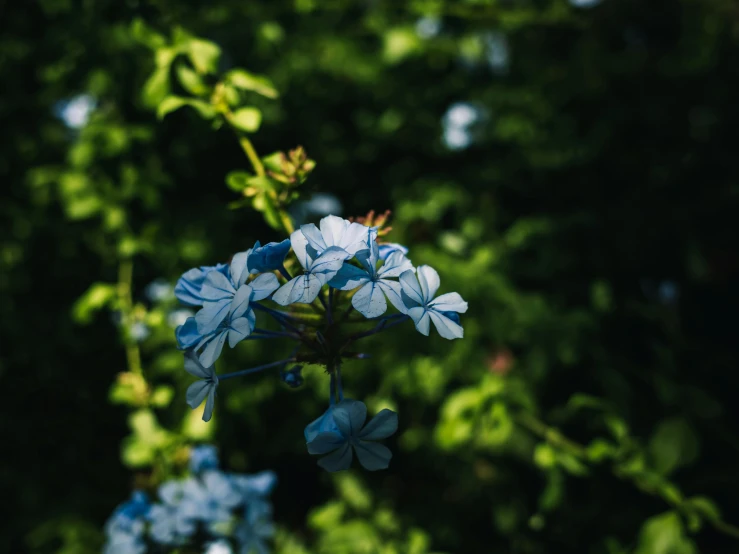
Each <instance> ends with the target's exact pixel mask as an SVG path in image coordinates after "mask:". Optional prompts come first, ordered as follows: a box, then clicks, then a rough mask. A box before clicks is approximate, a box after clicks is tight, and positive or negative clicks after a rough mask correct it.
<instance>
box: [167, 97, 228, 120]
mask: <svg viewBox="0 0 739 554" xmlns="http://www.w3.org/2000/svg"><path fill="white" fill-rule="evenodd" d="M182 106H190V107H191V108H194V109H195V110H196V111H197V112H198V113H199V114H200V116H201V117H203V118H204V119H212V118H213V117H215V115H216V110H215V108H214V107H213V106H211V105H210V104H208V103H207V102H203V101H202V100H194V99H192V98H182V97H180V96H167V97H166V98H165V99H163V100H162V102H161V103H160V104H159V107H158V108H157V117H158V118H159V119H162V118H164V116H166V115H167V114H168V113H171V112H173V111H175V110H178V109H180V108H181V107H182Z"/></svg>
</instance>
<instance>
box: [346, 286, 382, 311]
mask: <svg viewBox="0 0 739 554" xmlns="http://www.w3.org/2000/svg"><path fill="white" fill-rule="evenodd" d="M378 285H379V284H378V283H376V282H373V281H370V282H369V283H367V284H365V285H364V286H363V287H362V288H361V289H359V290H358V291H357V292H356V293H355V294H354V296H353V297H352V306H354V308H355V309H356V310H357V311H358V312H359V313H360V314H362V315H363V316H364V317H366V318H369V319H372V318H373V317H377V316H380V315H382V314H384V313H385V312H386V311H387V302H386V301H385V295H384V294H383V293H382V289H381V288H380V287H379V286H378Z"/></svg>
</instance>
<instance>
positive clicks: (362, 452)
mask: <svg viewBox="0 0 739 554" xmlns="http://www.w3.org/2000/svg"><path fill="white" fill-rule="evenodd" d="M354 449H355V450H356V451H357V458H358V459H359V463H360V464H362V467H364V469H366V470H368V471H377V470H379V469H387V467H388V466H389V465H390V459H391V458H392V457H393V453H392V452H390V449H389V448H388V447H387V446H384V445H382V444H379V443H376V442H368V441H359V443H358V444H355V445H354Z"/></svg>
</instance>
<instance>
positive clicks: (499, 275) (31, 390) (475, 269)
mask: <svg viewBox="0 0 739 554" xmlns="http://www.w3.org/2000/svg"><path fill="white" fill-rule="evenodd" d="M0 4H2V3H1V2H0ZM78 4H79V5H78ZM144 4H146V5H144ZM734 12H735V9H734V5H733V3H732V2H728V1H724V0H710V1H706V2H690V1H678V0H675V1H671V2H656V3H649V2H641V3H638V2H609V1H606V0H603V2H601V4H600V5H599V6H596V7H593V8H588V9H586V8H574V7H572V6H571V5H570V3H569V2H566V1H562V0H545V1H542V2H535V3H511V2H487V1H463V0H459V1H446V2H410V3H395V4H393V3H383V2H379V3H377V2H376V3H361V6H360V4H356V5H349V4H348V3H342V2H339V3H336V2H328V3H322V2H316V1H313V0H300V1H292V0H289V1H288V0H285V1H282V0H276V1H275V2H269V3H246V4H245V3H244V2H235V1H231V0H225V1H221V0H218V1H216V2H211V3H207V4H203V5H200V6H194V5H190V4H187V5H185V4H178V3H171V2H169V3H165V2H160V1H156V2H150V3H141V2H139V3H136V2H133V3H132V2H128V3H119V4H116V6H115V9H112V8H111V5H109V3H105V2H83V3H73V2H67V1H51V0H46V1H44V2H41V3H38V4H34V3H28V4H18V5H17V6H16V7H14V8H13V9H10V8H8V7H5V8H3V7H2V5H0V21H1V22H2V23H3V33H0V74H1V75H2V77H3V83H4V92H3V101H2V102H1V103H0V122H1V123H2V125H3V127H2V128H3V137H2V138H0V144H1V145H2V146H0V177H2V180H3V183H4V192H6V191H7V193H6V194H7V196H4V197H3V200H2V202H0V214H1V216H0V217H2V218H3V225H2V226H0V336H2V337H3V347H2V348H0V379H2V384H3V387H4V389H3V390H5V391H7V392H8V394H6V397H7V398H6V399H5V400H4V408H5V410H6V412H7V413H4V414H3V415H4V416H5V417H4V418H3V421H5V422H6V423H5V427H4V445H5V446H6V449H7V452H8V453H9V454H8V456H6V458H7V460H6V461H5V462H4V465H3V466H2V468H0V469H1V471H0V486H1V487H2V488H3V490H4V491H7V492H6V494H7V495H8V496H9V498H10V499H11V505H12V508H13V509H12V510H11V512H12V513H11V515H10V516H9V517H8V518H7V519H5V520H4V521H3V523H2V528H1V529H0V536H2V537H3V541H5V540H6V537H7V543H8V546H7V548H6V549H7V550H8V551H9V552H25V551H29V552H33V553H34V554H46V553H50V552H68V553H72V552H74V553H88V552H89V553H92V552H99V551H100V547H101V544H102V534H101V529H102V524H103V522H104V520H105V518H106V517H107V515H108V514H109V513H110V512H111V510H112V509H113V507H114V506H115V505H116V504H117V503H118V502H120V501H121V500H123V499H124V498H125V497H127V496H128V494H129V493H130V490H131V488H132V487H134V486H136V487H144V488H148V489H149V490H153V489H154V487H155V486H156V484H157V483H159V482H161V480H163V479H166V478H168V477H169V476H171V475H177V474H179V473H181V472H182V470H183V467H184V465H185V463H186V460H187V449H188V447H189V446H190V445H191V444H194V443H198V442H209V441H213V442H216V443H217V444H218V445H219V446H220V447H221V449H222V452H223V453H224V459H225V461H226V465H227V466H228V467H229V468H232V469H233V470H235V471H242V470H243V471H247V470H248V471H252V470H253V471H256V470H261V469H267V468H270V469H275V470H277V471H278V472H279V478H280V484H279V485H278V487H277V490H276V492H275V495H276V510H275V517H276V520H277V522H278V524H279V526H280V529H279V532H278V535H277V537H276V539H275V550H276V551H277V552H285V553H288V554H289V553H293V554H307V553H317V554H323V553H326V554H332V553H333V554H342V553H347V554H348V553H361V552H368V553H371V554H375V553H388V554H390V553H398V554H401V553H402V554H406V553H410V554H421V553H431V552H465V553H466V552H470V553H475V552H485V553H487V552H513V553H516V554H545V553H546V554H549V553H550V552H552V551H553V549H557V550H561V551H563V552H587V553H590V552H593V553H601V552H607V553H609V554H616V553H618V554H626V553H629V554H632V553H634V552H636V553H638V554H647V553H649V554H660V553H664V554H673V553H675V554H688V553H696V552H711V553H714V552H715V553H717V554H723V553H724V552H726V553H727V554H728V553H733V552H736V549H737V547H736V540H737V539H736V537H737V536H738V535H739V529H737V528H736V527H735V526H734V525H733V524H735V523H736V522H737V520H738V518H737V515H736V513H734V512H732V511H731V508H732V506H733V504H732V502H734V497H735V496H736V494H737V492H738V491H737V488H736V482H735V479H734V477H733V476H734V475H735V473H736V471H735V469H736V466H737V463H738V462H739V459H738V457H737V448H736V445H737V441H736V438H735V434H736V433H735V429H736V424H735V421H736V414H735V409H734V405H735V401H734V398H733V396H734V391H735V390H736V388H737V384H739V383H737V378H736V371H735V368H736V367H737V364H739V353H738V352H737V348H736V340H735V337H736V333H737V328H736V323H735V322H736V317H735V313H736V310H737V308H739V302H737V296H736V294H735V291H736V290H739V289H738V288H737V287H738V286H739V281H738V280H737V277H738V275H737V271H736V267H738V264H737V261H736V256H735V252H736V251H737V245H736V241H735V237H737V236H739V229H737V219H736V217H735V214H736V211H737V209H739V205H737V199H738V198H739V196H737V188H736V185H735V184H734V183H736V182H737V181H738V180H739V174H737V169H736V167H735V165H736V164H732V163H730V162H731V160H732V159H733V158H732V156H733V155H734V154H733V151H732V148H733V143H732V141H731V137H732V136H733V135H732V133H733V130H734V129H735V128H736V126H737V124H739V110H737V107H736V102H735V101H734V100H733V99H734V98H735V97H736V91H735V90H734V88H735V85H734V84H733V83H734V82H735V79H734V70H733V69H732V68H733V66H732V63H731V60H733V59H736V56H737V54H739V42H738V41H737V36H739V35H738V34H737V30H739V26H738V25H737V23H736V17H735V13H734ZM422 17H430V18H432V19H436V20H438V21H439V23H440V28H439V29H438V32H437V33H436V34H434V33H433V32H430V33H423V32H419V27H418V26H417V25H418V24H419V19H420V18H422ZM491 32H495V33H501V34H502V35H503V36H504V37H505V40H506V44H507V48H508V60H507V62H506V64H503V66H502V67H499V68H498V69H493V68H492V67H491V66H489V65H488V63H489V59H491V57H492V58H494V57H495V56H492V54H491V50H490V46H489V44H490V40H489V33H491ZM39 37H42V38H39ZM80 94H87V95H90V97H91V98H92V99H93V100H94V101H95V102H94V108H93V109H92V111H91V113H90V115H89V118H87V120H86V121H85V122H84V123H83V124H82V125H81V126H67V125H65V124H64V123H63V121H61V120H60V119H59V117H58V116H57V115H55V112H56V106H57V103H58V102H59V101H66V100H69V99H72V98H74V97H76V96H78V95H80ZM460 101H463V102H472V103H474V105H477V106H481V107H482V108H483V109H484V112H485V113H484V114H482V119H481V121H480V123H479V125H477V126H476V127H475V128H474V130H473V133H472V135H473V136H472V138H473V142H472V144H471V145H470V146H469V147H467V148H463V149H460V150H458V151H455V150H452V149H449V148H446V147H445V146H444V143H443V140H442V137H443V134H444V128H443V118H444V115H445V113H446V111H447V109H448V108H449V106H451V105H452V104H454V103H455V102H460ZM183 107H185V108H191V109H185V110H180V108H183ZM165 116H166V117H165ZM296 144H303V145H305V148H302V147H298V148H293V149H292V150H289V149H290V148H292V147H293V146H294V145H296ZM306 152H310V158H309V157H308V155H307V154H306ZM264 153H267V155H263V154H264ZM314 159H315V160H316V161H317V162H318V163H316V161H314ZM223 181H225V184H226V186H223V185H222V184H219V183H221V182H223ZM316 192H324V193H331V194H334V195H335V196H336V197H337V198H339V200H340V201H341V202H342V203H343V206H344V213H343V215H345V216H347V217H348V216H359V215H362V214H364V213H366V212H367V211H369V210H370V209H377V210H381V209H384V208H386V207H390V208H393V209H394V217H393V220H392V226H393V229H392V232H391V233H390V234H389V235H388V236H387V237H386V238H387V240H388V241H392V242H400V243H403V244H405V245H407V246H409V247H410V248H411V252H410V255H411V257H412V259H413V261H414V263H415V264H416V265H420V264H423V263H428V264H431V265H433V266H434V267H436V268H438V270H439V272H440V274H441V278H442V287H443V289H444V290H458V291H459V292H460V293H462V295H463V296H464V297H465V299H466V300H468V301H469V303H470V312H469V313H468V314H466V316H465V317H464V325H465V338H464V340H462V341H455V342H454V343H453V344H449V343H446V342H445V343H441V342H440V341H438V340H436V341H435V340H433V339H426V338H424V337H421V336H420V335H419V334H417V333H415V332H414V330H413V329H412V328H411V327H409V328H398V330H397V332H393V333H392V334H389V335H387V336H385V335H383V336H382V338H381V339H379V338H378V339H370V341H369V343H368V351H369V352H371V353H372V354H373V357H372V358H371V359H369V360H361V361H360V360H358V361H357V362H356V363H355V364H352V365H351V366H350V367H347V369H346V374H347V377H346V379H345V380H346V386H347V388H348V390H347V393H348V394H349V395H350V396H351V394H353V393H355V394H356V395H357V396H355V397H358V396H359V395H360V394H361V395H362V397H364V398H367V397H370V398H368V402H367V403H368V406H369V408H370V411H375V412H376V411H377V410H379V409H381V408H382V407H384V406H392V407H393V409H397V410H398V411H399V414H400V429H399V433H398V438H397V443H396V444H391V445H390V446H391V447H392V449H393V452H394V456H393V460H392V463H391V468H390V470H388V471H387V472H382V473H377V474H359V473H354V472H349V473H346V474H344V475H335V476H326V475H324V474H323V473H321V472H320V471H319V470H318V468H316V467H315V466H314V462H315V461H314V460H313V459H312V458H310V457H309V456H308V455H307V454H306V453H305V445H304V443H303V440H302V437H301V432H302V429H303V427H304V425H305V424H306V423H307V422H308V421H310V420H312V419H313V418H314V417H315V416H316V414H318V413H320V412H321V411H322V410H324V409H325V396H326V394H325V393H326V391H325V389H324V385H325V380H323V379H322V377H323V376H322V375H321V374H320V370H319V369H317V368H315V367H310V368H306V385H305V386H304V388H303V390H300V391H288V390H286V389H285V388H284V387H281V386H280V385H279V383H278V382H277V380H276V379H275V378H274V375H265V376H264V379H262V378H261V377H258V378H255V379H253V380H248V381H246V380H245V381H244V382H243V383H238V384H237V383H234V387H233V388H231V389H229V390H228V391H224V392H223V393H222V394H220V395H219V400H218V402H219V408H218V410H217V412H216V416H215V417H214V420H213V421H212V422H211V423H210V424H206V423H204V422H202V420H201V419H200V418H201V415H202V412H201V409H198V410H193V411H191V410H189V408H187V406H185V404H184V394H185V390H186V388H187V386H188V384H189V383H190V382H191V378H190V377H189V376H188V375H187V374H186V373H185V372H184V371H183V370H182V357H181V353H180V352H178V351H177V350H176V348H175V343H174V337H173V324H172V322H171V318H173V312H174V309H175V308H176V306H175V303H174V301H173V300H171V299H169V300H157V301H153V300H149V299H147V298H146V297H145V295H144V292H143V291H144V287H145V286H146V285H147V284H148V283H149V282H151V281H152V280H154V279H155V278H161V277H163V278H165V279H166V280H168V281H169V282H170V283H174V281H175V279H176V278H177V277H178V276H179V275H180V274H181V273H182V272H183V271H185V270H186V269H188V268H190V267H192V266H197V265H210V264H213V263H216V262H219V261H226V260H227V259H228V257H229V256H230V255H232V254H233V253H234V252H238V251H242V250H244V249H245V248H248V247H250V246H251V245H252V244H253V242H254V240H256V239H257V238H259V239H260V240H262V241H263V242H264V241H266V240H281V239H282V238H284V237H285V236H286V232H289V231H290V230H291V229H292V227H293V226H294V225H295V224H299V223H302V222H303V221H302V220H301V221H299V220H298V219H299V218H306V217H307V218H308V219H309V220H311V221H314V220H317V219H318V217H317V216H316V214H308V215H307V216H306V215H305V214H303V212H302V211H301V210H302V208H303V207H304V204H301V203H300V202H301V201H303V200H307V199H308V198H310V197H311V195H312V194H313V193H316ZM227 206H229V207H231V208H235V209H234V210H228V209H226V207H227ZM236 208H238V209H236ZM292 216H295V217H296V219H295V220H293V219H292ZM670 282H672V283H673V284H674V285H675V287H676V289H677V293H675V294H674V295H673V296H672V298H671V296H670V294H669V286H668V287H665V286H664V285H665V283H667V284H669V283H670ZM114 314H115V317H114V318H111V317H109V316H112V315H114ZM111 319H114V321H115V325H114V324H113V323H112V322H111V323H108V322H109V321H110V320H111ZM93 322H94V323H95V324H94V325H93V324H92V323H93ZM142 325H143V326H145V329H146V330H147V333H148V335H147V336H146V337H145V338H141V337H137V336H136V334H135V333H134V332H133V330H134V329H136V328H139V329H140V328H141V326H142ZM394 331H395V330H394ZM272 348H274V347H273V346H272V345H270V346H265V345H262V344H250V345H249V346H248V347H247V348H245V349H243V350H238V351H236V350H235V351H229V352H227V354H226V355H224V365H223V368H219V371H224V372H225V371H229V370H235V369H239V368H242V367H249V366H250V365H255V363H261V362H262V361H264V360H265V358H267V357H268V356H270V355H271V354H272V350H271V349H272ZM6 437H7V438H6ZM47 460H52V461H53V469H54V471H51V470H50V469H49V463H48V462H47ZM666 510H669V511H666ZM3 545H5V543H4V542H3ZM553 545H554V546H553Z"/></svg>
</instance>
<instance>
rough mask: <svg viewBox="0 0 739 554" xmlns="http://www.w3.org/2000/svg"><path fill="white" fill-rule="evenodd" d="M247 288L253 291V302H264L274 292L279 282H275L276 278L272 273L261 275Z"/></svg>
mask: <svg viewBox="0 0 739 554" xmlns="http://www.w3.org/2000/svg"><path fill="white" fill-rule="evenodd" d="M249 286H250V287H251V288H252V289H254V296H252V298H251V299H252V300H253V301H257V300H264V299H265V298H267V297H268V296H269V295H270V294H272V293H273V292H274V291H276V290H277V289H278V288H279V286H280V282H279V281H278V280H277V276H276V275H275V274H274V273H262V274H261V275H260V276H259V277H257V278H256V279H254V280H253V281H252V282H251V283H249Z"/></svg>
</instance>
